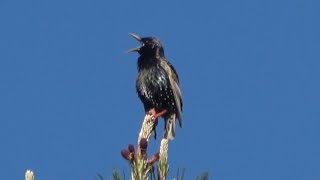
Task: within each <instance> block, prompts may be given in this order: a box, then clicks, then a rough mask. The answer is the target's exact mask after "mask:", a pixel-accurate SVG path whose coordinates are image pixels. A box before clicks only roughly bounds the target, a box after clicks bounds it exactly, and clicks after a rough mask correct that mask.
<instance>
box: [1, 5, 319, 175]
mask: <svg viewBox="0 0 320 180" xmlns="http://www.w3.org/2000/svg"><path fill="white" fill-rule="evenodd" d="M319 5H320V3H319V2H318V1H315V0H314V1H312V0H307V1H302V0H301V1H298V0H291V1H289V0H287V1H286V0H270V1H262V0H244V1H239V0H223V1H222V0H216V1H202V2H201V1H177V0H170V1H152V0H137V1H121V0H120V1H112V2H111V1H106V0H104V1H102V0H97V1H89V0H77V1H73V0H66V1H62V0H56V1H48V0H33V1H19V0H16V1H14V0H12V1H9V0H2V1H0V24H1V28H0V122H1V126H0V142H1V146H0V147H1V148H0V172H1V173H0V179H23V178H24V172H25V170H26V169H28V168H31V169H33V170H34V171H35V174H36V178H37V179H46V180H56V179H62V180H64V179H94V176H95V175H96V173H97V172H99V173H101V174H102V175H103V176H105V177H109V176H110V175H111V171H112V169H113V168H118V169H120V170H124V171H125V172H126V174H127V175H128V174H129V171H128V170H129V169H128V164H127V163H126V161H124V160H123V159H122V157H121V156H120V151H121V149H123V148H126V146H127V145H128V144H129V143H133V144H136V141H137V135H138V131H139V128H140V125H141V120H142V118H143V114H144V112H143V107H142V104H141V102H140V101H139V99H138V97H137V95H136V93H135V77H136V73H137V70H136V59H137V57H138V55H137V54H126V53H125V51H126V50H127V49H130V48H132V47H136V46H137V45H139V44H138V43H137V42H136V41H135V40H134V39H133V38H131V37H130V36H129V35H128V33H129V32H133V33H137V34H139V35H141V36H157V37H159V38H160V39H161V40H162V43H163V44H164V46H165V53H166V57H167V59H169V60H170V61H171V62H172V64H173V65H174V66H175V68H176V69H177V71H178V73H179V75H180V80H181V89H182V93H183V98H184V111H183V118H184V119H183V128H182V129H180V128H178V129H177V138H176V140H175V141H173V142H171V143H170V146H169V151H170V154H169V162H170V167H171V169H170V176H169V177H171V178H172V177H173V176H174V175H175V174H176V170H177V168H182V167H185V168H186V177H187V178H186V179H194V177H195V176H196V175H199V174H201V172H203V171H204V170H208V171H209V172H210V177H211V179H216V180H234V179H238V180H242V179H243V180H257V179H259V180H270V179H272V180H280V179H281V180H283V179H297V180H300V179H301V180H302V179H310V180H311V179H319V178H320V171H319V167H320V154H319V152H320V143H319V138H320V132H319V127H320V122H319V119H320V111H319V106H320V103H319V102H320V95H319V92H320V83H319V77H320V72H319V67H320V62H319V59H320V53H319V52H320V51H319V50H320V35H319V32H320V23H319V17H320V13H319V8H318V7H319ZM162 127H163V122H162V121H160V125H159V127H158V133H159V134H162ZM158 143H159V139H158V140H157V141H152V142H151V144H150V151H151V152H150V153H151V154H153V153H154V152H155V151H156V146H157V145H158ZM127 177H128V176H127Z"/></svg>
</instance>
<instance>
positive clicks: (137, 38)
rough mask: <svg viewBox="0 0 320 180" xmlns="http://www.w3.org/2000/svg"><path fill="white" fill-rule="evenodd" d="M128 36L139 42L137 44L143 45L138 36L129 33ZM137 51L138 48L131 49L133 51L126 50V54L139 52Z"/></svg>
mask: <svg viewBox="0 0 320 180" xmlns="http://www.w3.org/2000/svg"><path fill="white" fill-rule="evenodd" d="M129 34H130V36H132V37H133V38H134V39H136V40H137V41H139V42H140V43H141V45H142V44H143V43H142V40H141V38H140V37H139V36H138V35H136V34H133V33H129ZM139 50H140V47H136V48H133V49H130V50H128V51H127V53H130V52H139Z"/></svg>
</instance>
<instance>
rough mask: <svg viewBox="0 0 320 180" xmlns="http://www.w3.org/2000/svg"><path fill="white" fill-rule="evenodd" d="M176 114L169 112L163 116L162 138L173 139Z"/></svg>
mask: <svg viewBox="0 0 320 180" xmlns="http://www.w3.org/2000/svg"><path fill="white" fill-rule="evenodd" d="M175 120H176V114H171V115H170V116H168V117H166V118H165V127H164V138H165V139H170V140H174V138H175V137H176V127H175V126H176V122H175Z"/></svg>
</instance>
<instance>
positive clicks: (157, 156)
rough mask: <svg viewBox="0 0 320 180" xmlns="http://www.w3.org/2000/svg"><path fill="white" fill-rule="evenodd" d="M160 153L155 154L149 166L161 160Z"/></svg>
mask: <svg viewBox="0 0 320 180" xmlns="http://www.w3.org/2000/svg"><path fill="white" fill-rule="evenodd" d="M159 157H160V156H159V152H157V153H155V154H154V155H153V156H152V157H151V158H150V159H149V161H148V164H149V165H152V164H153V163H155V162H156V161H158V160H159Z"/></svg>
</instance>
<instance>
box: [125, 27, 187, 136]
mask: <svg viewBox="0 0 320 180" xmlns="http://www.w3.org/2000/svg"><path fill="white" fill-rule="evenodd" d="M130 35H131V36H132V37H133V38H135V39H136V40H138V41H139V42H140V43H141V47H138V48H134V49H131V50H129V51H128V52H138V53H139V54H140V57H139V58H138V76H137V80H136V89H137V93H138V96H139V98H140V100H141V101H142V103H143V105H144V109H145V112H146V113H149V114H150V115H151V116H152V117H153V120H155V121H157V119H158V117H163V118H164V120H165V130H164V131H165V132H164V138H166V139H174V138H175V120H176V119H178V120H179V125H180V127H181V126H182V116H181V112H182V96H181V91H180V88H179V77H178V74H177V72H176V70H175V69H174V67H173V66H172V65H171V64H170V63H169V62H168V61H167V60H166V59H165V56H164V50H163V46H162V44H161V42H160V40H159V39H157V38H155V37H144V38H141V37H139V36H138V35H136V34H132V33H130Z"/></svg>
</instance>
